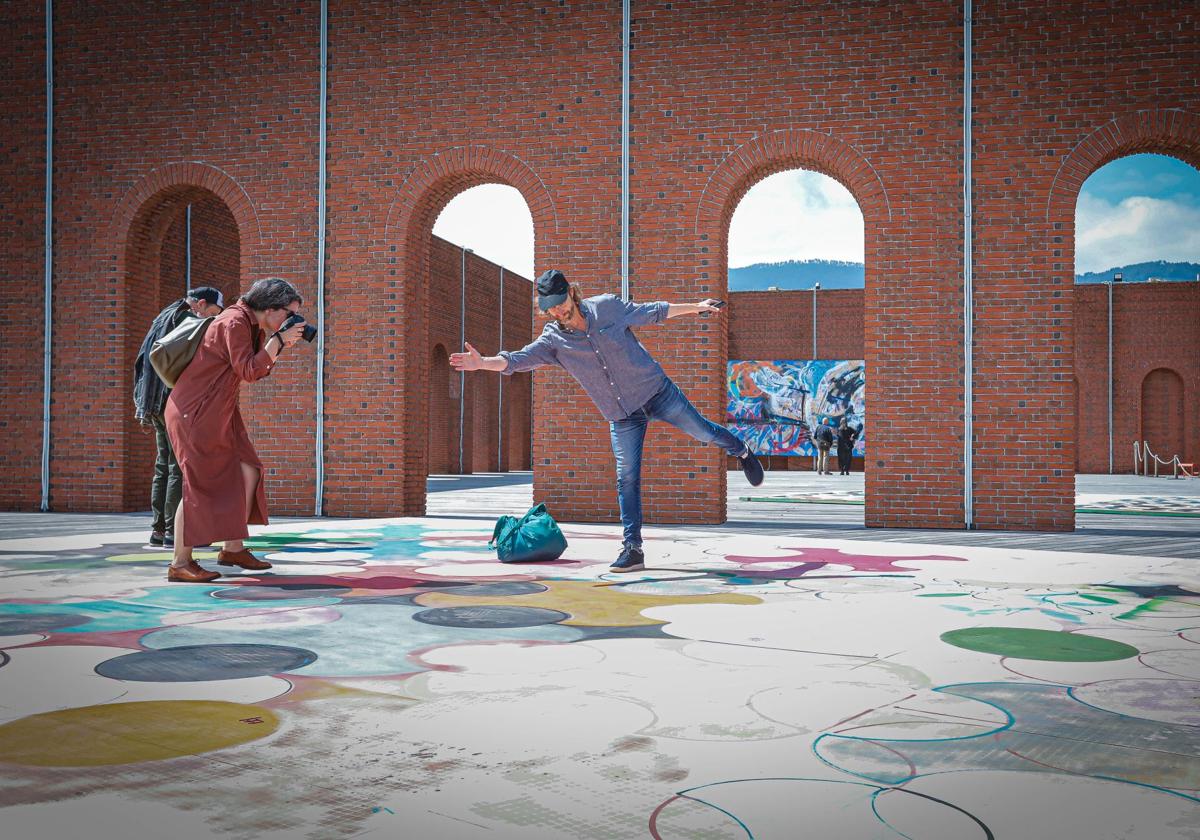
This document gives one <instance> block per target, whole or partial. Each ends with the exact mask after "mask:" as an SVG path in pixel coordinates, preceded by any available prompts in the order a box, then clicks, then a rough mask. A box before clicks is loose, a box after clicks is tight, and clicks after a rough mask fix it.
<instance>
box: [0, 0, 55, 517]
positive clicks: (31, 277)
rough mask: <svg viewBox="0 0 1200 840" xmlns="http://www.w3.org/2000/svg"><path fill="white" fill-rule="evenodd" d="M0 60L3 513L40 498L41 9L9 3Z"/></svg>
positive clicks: (0, 485) (43, 107)
mask: <svg viewBox="0 0 1200 840" xmlns="http://www.w3.org/2000/svg"><path fill="white" fill-rule="evenodd" d="M0 17H3V19H4V32H5V34H4V46H3V48H2V49H3V54H4V60H2V61H0V138H3V139H2V140H0V278H3V279H2V282H3V294H0V509H3V510H37V509H38V507H39V505H40V504H41V498H42V483H41V469H42V389H43V388H44V387H45V386H44V379H43V373H42V372H43V356H42V354H43V350H44V344H43V341H42V334H43V331H42V324H43V318H44V312H43V305H44V301H45V295H44V294H43V277H44V271H43V248H44V247H45V235H44V232H45V224H46V213H45V198H44V195H45V171H46V120H45V115H46V78H45V71H44V67H45V62H46V52H45V38H46V34H45V8H44V7H43V5H42V4H41V3H10V4H7V5H6V7H5V8H4V10H3V11H2V12H0Z"/></svg>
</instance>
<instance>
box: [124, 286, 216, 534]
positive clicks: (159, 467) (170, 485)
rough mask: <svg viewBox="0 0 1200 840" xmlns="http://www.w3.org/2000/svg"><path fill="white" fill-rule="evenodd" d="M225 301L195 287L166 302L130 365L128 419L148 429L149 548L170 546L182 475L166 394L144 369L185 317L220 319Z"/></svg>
mask: <svg viewBox="0 0 1200 840" xmlns="http://www.w3.org/2000/svg"><path fill="white" fill-rule="evenodd" d="M224 308H225V298H224V296H223V295H222V294H221V292H220V290H218V289H214V288H213V287H212V286H198V287H197V288H195V289H189V290H188V293H187V294H186V295H184V296H183V297H181V298H179V299H178V300H175V301H172V302H171V303H169V304H167V306H166V307H164V308H163V310H162V312H159V313H158V316H157V317H156V318H155V319H154V322H153V323H152V324H151V325H150V329H149V330H147V331H146V337H145V338H143V339H142V346H141V349H140V350H138V355H137V359H136V360H135V361H134V363H133V416H134V417H135V418H137V420H138V422H139V423H141V424H142V425H143V426H151V427H153V429H154V448H155V456H154V478H153V479H152V480H151V482H150V509H151V511H152V512H153V515H154V521H153V522H152V523H151V525H150V542H149V544H150V545H151V546H153V547H155V548H160V547H162V548H172V547H174V545H175V509H176V508H177V507H179V496H180V493H181V492H182V490H183V476H182V474H181V473H180V471H179V464H178V463H177V462H176V460H175V452H174V450H172V449H171V440H170V438H169V437H168V435H167V425H166V423H165V422H164V420H163V410H164V409H165V408H166V405H167V397H168V396H169V395H170V393H171V389H170V388H168V387H167V386H166V384H165V383H164V382H163V381H162V380H161V379H160V378H159V377H158V374H156V373H155V372H154V369H153V368H152V367H151V366H150V349H151V348H152V347H153V346H154V342H156V341H158V339H160V338H162V337H163V336H164V335H166V334H167V333H169V332H171V330H173V329H175V328H176V327H177V326H179V325H180V324H181V323H183V321H184V319H185V318H188V317H195V318H209V317H213V316H216V315H220V314H221V310H222V309H224Z"/></svg>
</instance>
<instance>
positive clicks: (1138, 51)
mask: <svg viewBox="0 0 1200 840" xmlns="http://www.w3.org/2000/svg"><path fill="white" fill-rule="evenodd" d="M974 20H975V24H974V25H975V53H974V56H975V88H974V91H975V94H974V95H975V104H976V110H975V129H974V130H975V141H976V145H975V150H976V154H975V166H974V175H975V207H976V214H975V290H976V309H975V311H976V342H975V368H976V376H975V386H976V390H975V422H976V428H977V431H978V441H977V446H976V449H975V485H976V488H977V492H976V514H977V516H976V519H977V522H978V523H979V525H980V526H981V527H1013V526H1016V527H1036V528H1055V529H1058V528H1070V527H1072V525H1073V522H1074V516H1073V509H1072V500H1073V498H1074V482H1073V480H1072V472H1073V467H1074V464H1075V461H1076V451H1075V445H1074V441H1073V438H1072V435H1073V422H1074V421H1073V417H1072V415H1073V413H1074V411H1073V406H1072V404H1071V403H1072V394H1073V388H1072V364H1073V362H1074V360H1075V359H1076V354H1075V351H1074V348H1073V346H1072V344H1073V340H1074V337H1075V329H1074V320H1075V317H1076V312H1075V307H1074V306H1073V305H1072V299H1073V296H1072V292H1071V289H1072V282H1073V276H1072V275H1073V272H1074V220H1075V207H1076V202H1077V199H1078V195H1079V189H1080V187H1081V186H1082V184H1083V181H1084V180H1086V178H1087V177H1088V176H1089V175H1090V174H1091V173H1092V172H1094V171H1095V170H1096V169H1098V168H1099V167H1100V166H1103V165H1104V164H1105V163H1108V162H1109V161H1111V160H1114V159H1116V158H1117V157H1120V156H1122V155H1126V154H1133V153H1137V152H1163V153H1167V154H1172V155H1175V156H1176V157H1179V158H1182V159H1183V160H1186V161H1187V162H1189V163H1191V164H1192V165H1193V166H1196V165H1200V107H1198V104H1200V75H1198V74H1197V73H1196V67H1197V65H1198V64H1200V39H1198V38H1197V37H1196V32H1197V26H1198V24H1200V19H1198V18H1197V6H1196V5H1195V4H1188V3H1154V2H1116V1H1115V0H1104V1H1103V2H1098V1H1097V0H1091V2H1072V3H1069V4H1061V3H1036V2H1029V1H1028V0H1004V2H985V3H977V4H975V14H974ZM1122 291H1123V290H1122ZM1080 385H1081V387H1082V386H1083V385H1084V379H1083V378H1081V380H1080ZM1135 393H1137V391H1136V390H1135ZM1083 398H1084V399H1090V397H1089V396H1088V395H1086V393H1085V394H1084V396H1083ZM1135 399H1136V398H1135ZM1123 401H1124V399H1123ZM1031 417H1036V418H1042V420H1041V422H1039V423H1037V424H1032V423H1030V422H1029V419H1030V418H1031ZM1081 419H1083V420H1085V421H1086V420H1087V415H1084V417H1083V418H1081ZM1084 434H1085V435H1086V434H1087V433H1086V432H1085V433H1084ZM1129 439H1130V436H1128V435H1127V434H1123V433H1122V434H1118V435H1117V440H1118V441H1122V440H1129ZM1046 441H1051V443H1050V444H1049V446H1048V445H1047V443H1046ZM1056 447H1058V448H1056ZM1089 457H1090V455H1089ZM1105 460H1107V454H1106V457H1105Z"/></svg>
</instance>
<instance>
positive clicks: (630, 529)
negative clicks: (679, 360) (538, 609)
mask: <svg viewBox="0 0 1200 840" xmlns="http://www.w3.org/2000/svg"><path fill="white" fill-rule="evenodd" d="M651 420H664V421H666V422H667V423H670V424H671V425H672V426H674V427H675V428H676V429H679V430H680V431H681V432H686V433H687V434H689V435H691V436H692V437H694V438H695V439H696V440H698V441H701V442H703V443H711V444H712V445H713V446H719V447H721V448H722V449H724V450H725V451H726V452H727V453H729V454H730V455H733V456H735V457H736V456H738V455H741V454H742V453H743V452H745V451H746V444H744V443H742V442H741V441H740V440H739V439H738V438H737V437H736V436H735V435H734V434H733V433H732V432H730V431H729V430H728V429H726V428H725V427H724V426H718V425H717V424H716V423H710V422H709V421H708V420H705V419H704V417H703V416H702V415H701V414H700V412H699V411H697V410H696V407H695V406H694V405H692V403H691V401H690V400H689V399H688V398H687V397H686V396H684V393H683V391H681V390H679V386H678V385H676V384H675V383H674V382H672V381H671V380H669V379H668V380H667V384H666V385H664V386H663V388H662V390H660V391H659V392H658V393H657V394H655V395H654V396H653V397H651V398H650V401H649V402H648V403H646V404H645V405H644V406H642V407H641V408H639V409H638V410H637V411H635V412H633V414H631V415H629V416H628V417H626V418H625V419H624V420H614V421H613V422H611V423H609V430H610V434H611V437H612V449H613V455H615V456H616V457H617V499H618V501H619V502H620V505H621V524H622V525H623V526H624V529H625V533H624V537H625V544H626V545H632V546H640V545H641V544H642V444H643V443H645V441H646V425H647V424H648V423H649V422H650V421H651Z"/></svg>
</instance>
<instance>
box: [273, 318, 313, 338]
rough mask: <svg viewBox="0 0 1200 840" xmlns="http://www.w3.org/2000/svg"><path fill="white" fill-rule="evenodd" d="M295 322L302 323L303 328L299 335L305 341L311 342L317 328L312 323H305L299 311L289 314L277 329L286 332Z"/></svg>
mask: <svg viewBox="0 0 1200 840" xmlns="http://www.w3.org/2000/svg"><path fill="white" fill-rule="evenodd" d="M297 324H304V330H303V332H302V333H301V334H300V337H301V338H303V339H304V340H305V341H308V342H312V340H313V339H314V338H316V337H317V328H316V327H314V326H313V325H312V324H305V323H304V316H303V315H301V314H300V313H299V312H293V313H292V314H291V315H289V316H288V319H287V320H286V321H284V322H283V326H281V327H280V328H279V331H280V332H287V331H288V330H290V329H291V328H292V327H294V326H296V325H297Z"/></svg>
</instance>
